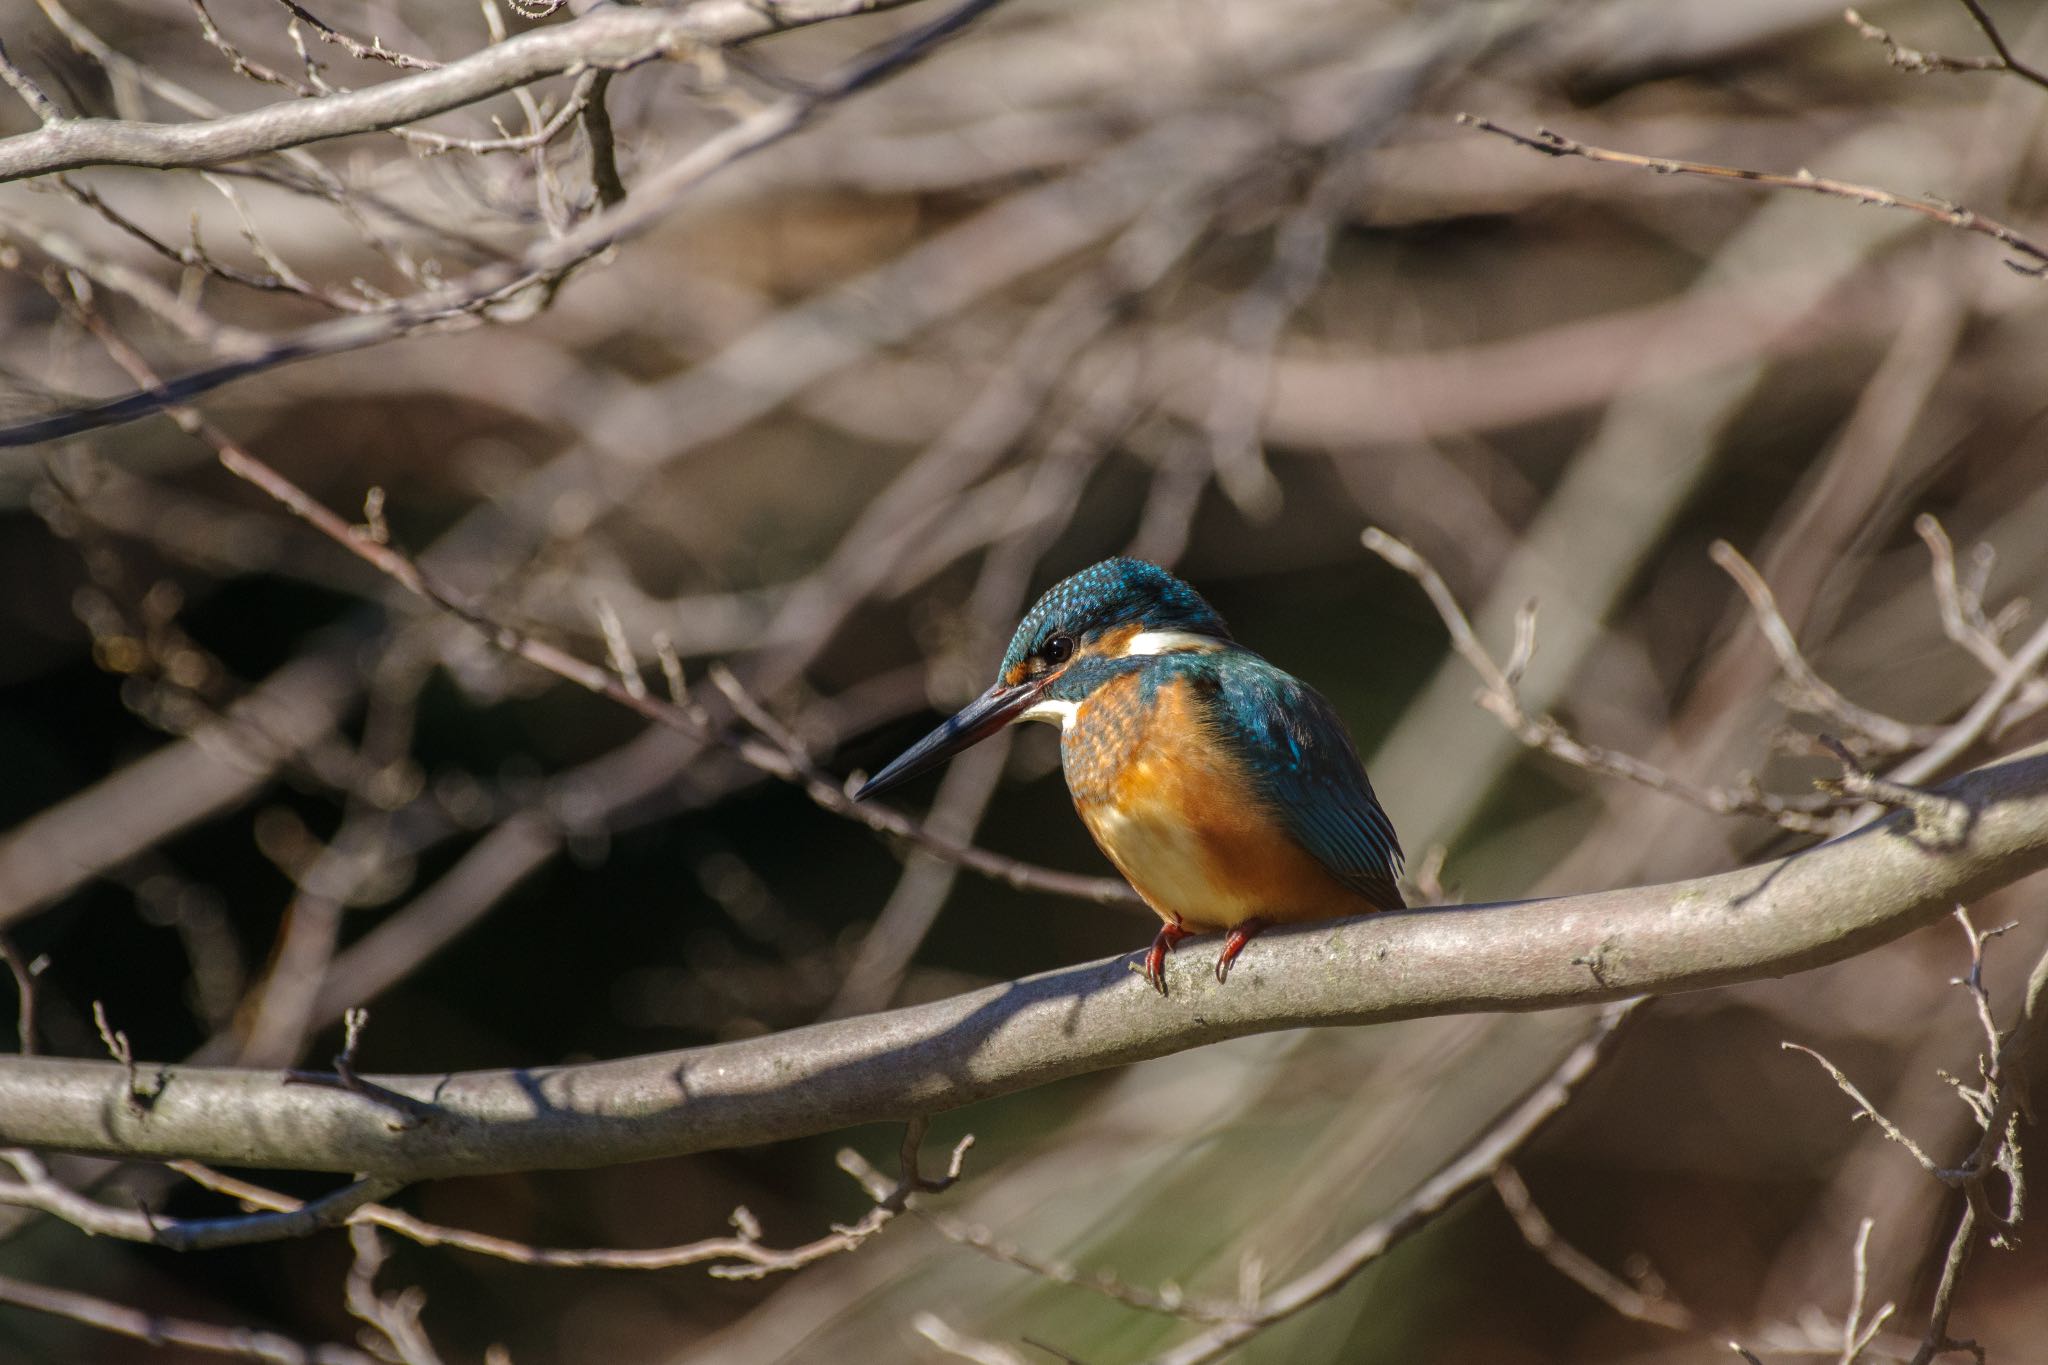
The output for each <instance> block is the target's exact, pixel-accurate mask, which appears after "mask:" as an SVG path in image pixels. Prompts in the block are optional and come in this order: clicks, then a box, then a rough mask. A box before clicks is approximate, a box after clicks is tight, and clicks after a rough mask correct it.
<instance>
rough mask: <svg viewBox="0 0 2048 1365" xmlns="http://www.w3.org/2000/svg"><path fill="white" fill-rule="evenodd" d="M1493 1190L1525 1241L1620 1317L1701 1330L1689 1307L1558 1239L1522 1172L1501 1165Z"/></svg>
mask: <svg viewBox="0 0 2048 1365" xmlns="http://www.w3.org/2000/svg"><path fill="white" fill-rule="evenodd" d="M1493 1189H1494V1192H1495V1193H1496V1194H1498V1195H1499V1196H1500V1202H1501V1204H1502V1205H1503V1206H1505V1207H1506V1209H1507V1211H1508V1216H1509V1217H1510V1218H1513V1219H1514V1220H1515V1227H1516V1228H1517V1229H1518V1230H1519V1231H1520V1232H1521V1234H1522V1240H1523V1241H1525V1242H1527V1243H1528V1244H1529V1246H1530V1247H1531V1248H1532V1249H1533V1250H1534V1251H1535V1252H1536V1253H1537V1254H1538V1255H1539V1256H1541V1257H1542V1258H1543V1259H1544V1260H1546V1261H1548V1262H1550V1264H1551V1265H1552V1266H1554V1267H1555V1268H1556V1269H1557V1271H1558V1273H1559V1274H1561V1275H1563V1276H1564V1277H1565V1278H1567V1279H1569V1280H1570V1281H1571V1282H1572V1283H1574V1284H1576V1285H1578V1286H1579V1287H1580V1288H1581V1289H1583V1290H1585V1291H1586V1292H1587V1293H1589V1294H1592V1295H1593V1296H1594V1297H1596V1298H1598V1299H1600V1300H1601V1301H1603V1302H1604V1303H1606V1304H1607V1306H1608V1307H1609V1308H1612V1309H1613V1310H1614V1311H1615V1312H1617V1313H1619V1314H1621V1315H1622V1316H1623V1317H1625V1318H1634V1319H1635V1320H1636V1321H1637V1322H1648V1323H1654V1324H1655V1325H1657V1326H1659V1327H1669V1328H1670V1329H1672V1330H1673V1331H1674V1332H1689V1331H1691V1330H1692V1329H1693V1328H1694V1327H1696V1326H1697V1325H1698V1323H1697V1320H1696V1319H1695V1318H1694V1317H1693V1315H1692V1310H1690V1309H1688V1308H1687V1307H1686V1306H1685V1305H1684V1304H1682V1303H1679V1302H1678V1301H1676V1300H1675V1299H1672V1298H1670V1297H1668V1296H1666V1295H1664V1294H1653V1293H1646V1292H1644V1291H1643V1290H1642V1289H1639V1288H1637V1287H1636V1286H1635V1285H1632V1284H1629V1283H1628V1282H1627V1281H1626V1280H1623V1279H1621V1278H1620V1277H1619V1276H1616V1275H1614V1274H1613V1273H1611V1272H1610V1271H1608V1270H1607V1269H1606V1268H1605V1267H1603V1266H1602V1265H1601V1264H1600V1263H1599V1262H1598V1261H1595V1260H1594V1259H1593V1258H1592V1257H1590V1256H1588V1255H1586V1253H1585V1252H1583V1251H1580V1250H1579V1249H1578V1248H1577V1247H1575V1246H1573V1245H1572V1244H1571V1243H1570V1242H1567V1241H1565V1240H1564V1238H1562V1237H1560V1236H1558V1233H1557V1229H1556V1228H1554V1227H1552V1226H1551V1223H1550V1220H1549V1219H1548V1218H1546V1217H1544V1216H1543V1210H1542V1209H1539V1208H1537V1207H1536V1201H1535V1199H1534V1198H1532V1197H1531V1196H1530V1194H1529V1187H1528V1185H1526V1184H1524V1183H1523V1181H1522V1176H1521V1173H1520V1172H1519V1171H1517V1170H1516V1169H1515V1168H1514V1167H1513V1166H1502V1167H1501V1168H1500V1169H1499V1170H1497V1171H1495V1172H1494V1173H1493Z"/></svg>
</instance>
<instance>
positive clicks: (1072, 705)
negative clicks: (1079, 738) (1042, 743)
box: [1017, 697, 1081, 734]
mask: <svg viewBox="0 0 2048 1365" xmlns="http://www.w3.org/2000/svg"><path fill="white" fill-rule="evenodd" d="M1080 709H1081V703H1079V702H1077V701H1062V700H1060V699H1059V698H1057V697H1045V698H1041V699H1040V700H1038V701H1035V702H1033V703H1032V704H1031V709H1030V710H1028V711H1023V712H1019V713H1018V716H1017V719H1018V720H1042V721H1044V722H1045V723H1046V724H1048V725H1057V726H1059V727H1060V733H1061V734H1065V733H1066V730H1067V727H1068V726H1069V725H1072V724H1073V723H1074V716H1075V714H1076V713H1077V712H1079V711H1080Z"/></svg>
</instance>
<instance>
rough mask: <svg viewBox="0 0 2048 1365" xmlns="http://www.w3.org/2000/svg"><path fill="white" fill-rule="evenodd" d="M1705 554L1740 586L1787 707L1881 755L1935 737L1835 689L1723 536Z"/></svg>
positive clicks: (1932, 730)
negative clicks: (1787, 689)
mask: <svg viewBox="0 0 2048 1365" xmlns="http://www.w3.org/2000/svg"><path fill="white" fill-rule="evenodd" d="M1707 555H1708V557H1709V558H1711V559H1712V560H1713V561H1714V563H1716V564H1718V565H1719V566H1720V567H1721V569H1722V570H1723V571H1724V572H1726V573H1727V575H1728V576H1729V577H1730V578H1732V579H1734V580H1735V586H1737V587H1738V588H1741V589H1742V595H1743V596H1744V597H1746V598H1748V599H1749V607H1750V610H1751V611H1752V612H1754V613H1755V615H1756V621H1757V627H1758V629H1760V630H1761V631H1763V635H1764V639H1765V640H1767V641H1768V642H1769V643H1770V646H1771V652H1772V653H1773V654H1775V655H1777V656H1778V667H1779V668H1780V669H1782V670H1783V671H1784V674H1785V679H1786V682H1787V683H1788V684H1789V685H1790V686H1791V688H1792V693H1793V705H1794V706H1795V707H1796V708H1797V709H1799V710H1801V711H1805V712H1807V713H1808V714H1810V715H1817V716H1825V717H1828V718H1829V719H1832V720H1834V721H1835V722H1837V723H1838V724H1840V725H1843V726H1845V727H1847V728H1848V729H1849V730H1851V731H1853V732H1854V733H1855V734H1857V735H1860V736H1863V737H1865V738H1867V739H1868V740H1870V742H1871V743H1873V744H1875V745H1876V746H1878V747H1879V748H1880V749H1882V750H1884V751H1885V752H1887V753H1899V752H1901V751H1903V750H1906V749H1915V748H1920V747H1922V746H1924V745H1926V744H1929V743H1931V742H1932V741H1933V740H1935V739H1936V738H1938V737H1939V736H1940V735H1941V733H1942V731H1941V727H1939V726H1912V725H1907V724H1905V723H1904V722H1903V721H1897V720H1893V719H1892V718H1891V717H1890V716H1885V715H1879V714H1878V713H1877V712H1875V711H1872V710H1869V709H1867V708H1865V707H1861V706H1858V705H1857V704H1856V703H1854V702H1852V701H1850V700H1849V699H1848V698H1847V697H1845V696H1843V695H1842V694H1841V693H1840V692H1838V691H1836V690H1835V689H1834V687H1833V686H1832V685H1831V684H1829V683H1828V682H1827V680H1826V679H1824V678H1822V677H1821V676H1820V674H1819V673H1817V672H1815V671H1814V668H1813V665H1812V664H1809V663H1808V662H1807V661H1806V656H1805V655H1804V654H1802V653H1800V651H1799V642H1798V641H1797V640H1796V639H1794V638H1793V635H1792V627H1791V626H1789V625H1787V624H1786V622H1785V618H1784V616H1782V615H1781V614H1780V613H1779V611H1778V602H1777V599H1776V597H1774V596H1773V595H1772V593H1771V586H1770V584H1768V583H1766V582H1764V576H1763V575H1762V574H1760V573H1758V572H1757V571H1756V568H1755V566H1753V565H1752V564H1751V563H1750V562H1749V561H1748V560H1747V559H1744V558H1743V557H1742V552H1741V551H1739V550H1737V549H1736V548H1735V547H1734V546H1733V545H1730V544H1729V543H1728V542H1727V541H1725V540H1717V541H1715V542H1714V543H1713V544H1712V545H1711V546H1709V547H1708V548H1707Z"/></svg>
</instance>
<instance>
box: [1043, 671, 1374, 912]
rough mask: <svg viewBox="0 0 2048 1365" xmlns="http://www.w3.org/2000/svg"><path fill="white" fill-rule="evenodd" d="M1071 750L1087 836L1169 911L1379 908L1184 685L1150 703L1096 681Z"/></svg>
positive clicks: (1132, 686) (1119, 685) (1131, 685)
mask: <svg viewBox="0 0 2048 1365" xmlns="http://www.w3.org/2000/svg"><path fill="white" fill-rule="evenodd" d="M1061 753H1062V757H1063V759H1064V761H1065V765H1066V770H1067V784H1068V787H1069V788H1070V789H1071V791H1072V793H1073V796H1074V805H1075V808H1076V809H1077V810H1079V811H1080V813H1081V819H1082V820H1083V821H1084V822H1085V823H1086V824H1087V826H1088V832H1089V833H1090V834H1092V835H1094V836H1095V842H1096V843H1097V844H1099V845H1101V846H1102V851H1103V852H1104V853H1106V854H1108V855H1109V860H1110V861H1111V862H1113V863H1115V864H1116V866H1117V870H1118V871H1120V872H1122V873H1123V874H1124V876H1125V878H1126V879H1127V880H1129V882H1130V883H1131V885H1132V886H1133V887H1134V888H1136V889H1137V892H1138V894H1139V895H1140V896H1142V897H1144V899H1145V902H1146V903H1147V904H1148V905H1150V906H1151V907H1152V908H1153V909H1154V910H1156V911H1158V913H1159V916H1160V918H1162V919H1165V920H1167V921H1169V922H1177V923H1180V924H1184V925H1186V926H1187V927H1188V928H1190V929H1194V930H1198V931H1206V930H1216V929H1227V928H1230V927H1231V926H1233V925H1237V924H1241V923H1243V922H1244V921H1245V920H1248V919H1252V918H1255V917H1256V918H1260V919H1265V920H1270V921H1274V922H1288V921H1295V920H1313V919H1330V918H1335V917H1338V916H1342V915H1355V914H1360V913H1363V912H1364V911H1367V910H1370V909H1372V908H1373V907H1372V906H1371V905H1370V904H1369V903H1368V902H1366V901H1365V899H1364V898H1363V897H1361V896H1359V895H1357V894H1356V893H1355V892H1353V891H1351V890H1349V889H1348V888H1346V887H1345V886H1344V885H1343V884H1342V883H1340V882H1338V881H1337V880H1336V879H1335V878H1334V877H1332V876H1331V875H1330V874H1329V873H1328V872H1327V871H1325V870H1324V868H1323V865H1322V864H1321V863H1319V862H1317V861H1316V860H1315V858H1314V857H1313V856H1312V855H1311V854H1310V853H1309V852H1308V851H1307V850H1306V849H1304V848H1303V847H1302V846H1301V845H1300V844H1299V843H1297V842H1296V841H1295V839H1294V837H1293V836H1292V835H1290V834H1289V833H1288V832H1287V830H1286V828H1285V827H1284V826H1283V825H1282V824H1281V823H1280V820H1279V817H1278V815H1277V813H1276V812H1274V811H1273V810H1272V809H1271V807H1270V806H1269V805H1268V804H1267V803H1266V802H1264V801H1263V800H1261V799H1260V798H1259V796H1258V794H1257V791H1256V789H1255V788H1254V787H1253V785H1252V783H1251V781H1250V780H1249V777H1248V775H1247V774H1246V772H1245V770H1244V768H1243V766H1242V765H1241V764H1240V763H1238V762H1237V760H1236V759H1235V757H1234V756H1233V755H1232V754H1231V753H1230V752H1229V750H1228V749H1227V748H1226V747H1225V746H1224V745H1222V744H1220V743H1218V742H1217V739H1216V737H1215V736H1214V734H1213V733H1211V731H1210V730H1209V725H1208V721H1207V719H1206V717H1205V716H1204V715H1203V713H1202V710H1201V706H1200V704H1199V702H1198V701H1196V700H1195V699H1194V698H1193V697H1192V696H1190V695H1189V693H1188V690H1187V687H1186V685H1185V684H1169V685H1167V686H1164V687H1161V688H1160V689H1159V690H1158V692H1157V693H1156V701H1155V704H1154V705H1152V706H1150V707H1145V706H1142V705H1141V704H1140V701H1139V684H1138V680H1137V679H1136V678H1135V677H1129V678H1119V679H1117V680H1115V681H1113V682H1111V683H1109V684H1107V685H1105V686H1104V687H1101V688H1099V689H1097V690H1096V692H1095V693H1094V695H1092V696H1090V697H1089V698H1088V700H1087V701H1085V702H1083V703H1082V704H1081V707H1080V709H1079V711H1078V712H1077V713H1076V714H1075V716H1074V719H1073V722H1072V723H1071V724H1070V725H1068V726H1067V728H1066V732H1065V735H1064V737H1063V740H1062V744H1061Z"/></svg>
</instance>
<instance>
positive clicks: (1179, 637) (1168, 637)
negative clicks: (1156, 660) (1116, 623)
mask: <svg viewBox="0 0 2048 1365" xmlns="http://www.w3.org/2000/svg"><path fill="white" fill-rule="evenodd" d="M1222 648H1223V642H1222V641H1221V640H1219V639H1217V638H1216V637H1215V636H1213V635H1197V634H1195V633H1194V632H1193V631H1191V630H1141V631H1139V632H1138V633H1137V634H1136V635H1133V636H1132V637H1131V638H1130V640H1129V641H1128V642H1127V643H1126V644H1125V645H1124V657H1125V658H1126V659H1128V658H1132V657H1134V656H1136V655H1140V654H1186V653H1193V654H1214V653H1217V652H1218V651H1219V650H1221V649H1222Z"/></svg>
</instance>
